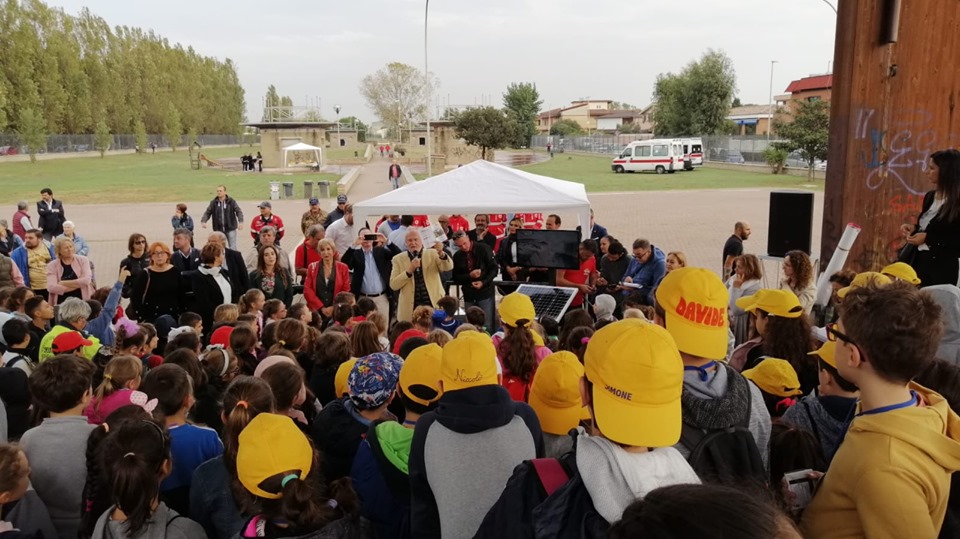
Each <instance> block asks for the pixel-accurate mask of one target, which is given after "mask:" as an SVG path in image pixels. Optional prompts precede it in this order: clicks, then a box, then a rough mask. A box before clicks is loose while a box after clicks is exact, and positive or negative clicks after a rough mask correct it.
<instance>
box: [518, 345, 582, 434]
mask: <svg viewBox="0 0 960 539" xmlns="http://www.w3.org/2000/svg"><path fill="white" fill-rule="evenodd" d="M581 378H583V365H581V364H580V360H579V359H577V356H576V355H575V354H574V353H572V352H566V351H564V352H556V353H553V354H550V355H549V356H547V357H545V358H543V361H542V362H540V366H538V367H537V372H536V374H534V376H533V383H532V384H531V385H530V396H529V398H528V400H527V404H529V405H530V406H531V407H532V408H533V411H535V412H536V413H537V417H538V418H539V419H540V427H541V428H542V429H543V432H546V433H548V434H559V435H564V434H567V433H568V432H570V429H573V428H576V426H577V425H578V424H580V416H581V411H582V410H583V405H582V403H581V402H580V379H581Z"/></svg>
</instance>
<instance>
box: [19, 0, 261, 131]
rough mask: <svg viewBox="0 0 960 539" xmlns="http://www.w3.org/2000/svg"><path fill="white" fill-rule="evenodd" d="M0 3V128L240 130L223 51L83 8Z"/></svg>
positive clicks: (239, 98)
mask: <svg viewBox="0 0 960 539" xmlns="http://www.w3.org/2000/svg"><path fill="white" fill-rule="evenodd" d="M0 2H2V3H0V51H2V53H0V132H2V131H11V130H12V131H16V132H18V133H20V134H21V138H22V139H26V138H30V137H31V136H36V135H37V134H38V133H39V134H41V135H43V134H60V133H67V134H83V133H94V132H95V131H98V127H102V126H101V125H100V124H101V123H102V124H103V125H104V126H106V129H107V131H108V132H111V133H131V132H136V131H139V130H143V131H145V132H150V133H169V134H173V133H174V132H175V133H176V134H177V135H178V136H179V135H180V134H183V132H184V131H186V130H189V129H193V130H196V131H197V132H199V133H239V131H240V123H241V122H243V120H244V109H245V104H244V91H243V88H242V87H241V86H240V81H239V79H238V77H237V71H236V66H235V65H234V64H233V62H232V61H230V60H229V59H227V60H224V61H219V60H217V59H216V58H211V57H205V56H201V55H200V54H198V53H197V52H196V51H195V50H193V48H192V47H187V48H184V47H183V46H181V45H180V44H171V43H170V42H168V41H167V39H165V38H163V37H160V36H157V35H155V34H154V33H153V32H152V31H144V30H141V29H139V28H129V27H126V26H118V27H116V28H111V27H110V25H109V24H108V23H107V22H106V21H105V20H103V19H102V18H100V17H98V16H96V15H94V14H93V13H91V12H90V10H88V9H86V8H84V9H83V10H82V11H81V12H80V14H79V15H78V16H76V17H74V16H71V15H68V14H66V13H65V12H64V11H63V10H62V9H59V8H51V7H49V6H47V5H45V4H44V3H43V2H41V1H40V0H0ZM25 142H26V141H25ZM34 142H35V141H34ZM31 146H32V145H31Z"/></svg>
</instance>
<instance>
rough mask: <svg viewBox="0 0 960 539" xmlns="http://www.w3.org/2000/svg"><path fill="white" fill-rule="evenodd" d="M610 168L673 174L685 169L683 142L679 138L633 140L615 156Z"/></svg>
mask: <svg viewBox="0 0 960 539" xmlns="http://www.w3.org/2000/svg"><path fill="white" fill-rule="evenodd" d="M610 169H611V170H613V171H614V172H617V173H620V172H643V171H653V172H656V173H657V174H663V173H665V172H669V173H670V174H673V173H674V172H676V171H678V170H682V169H683V144H682V143H681V142H680V140H679V139H677V140H668V139H651V140H636V141H633V142H631V143H630V144H628V145H627V147H626V148H624V149H623V151H622V152H620V155H618V156H617V157H614V158H613V163H611V164H610Z"/></svg>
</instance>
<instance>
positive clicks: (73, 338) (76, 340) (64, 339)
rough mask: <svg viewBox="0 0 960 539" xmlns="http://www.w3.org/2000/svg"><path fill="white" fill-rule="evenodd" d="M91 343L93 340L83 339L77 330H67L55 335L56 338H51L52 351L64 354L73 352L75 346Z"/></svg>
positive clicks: (89, 344)
mask: <svg viewBox="0 0 960 539" xmlns="http://www.w3.org/2000/svg"><path fill="white" fill-rule="evenodd" d="M92 345H93V341H90V340H87V339H84V338H83V335H81V334H80V332H79V331H67V332H65V333H61V334H60V335H57V336H56V338H54V339H53V353H54V354H65V353H68V352H73V351H74V350H76V349H77V348H81V347H84V346H92Z"/></svg>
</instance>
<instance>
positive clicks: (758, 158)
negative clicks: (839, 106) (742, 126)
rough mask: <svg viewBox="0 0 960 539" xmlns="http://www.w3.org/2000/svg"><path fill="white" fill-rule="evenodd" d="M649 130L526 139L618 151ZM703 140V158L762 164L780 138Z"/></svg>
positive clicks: (564, 147) (562, 147)
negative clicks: (631, 133) (769, 148)
mask: <svg viewBox="0 0 960 539" xmlns="http://www.w3.org/2000/svg"><path fill="white" fill-rule="evenodd" d="M652 138H654V136H653V135H651V134H639V135H591V136H582V137H561V136H557V135H551V136H546V135H538V136H535V137H533V139H532V140H531V142H530V145H531V147H532V148H545V147H546V146H547V144H548V143H549V144H552V145H553V150H554V151H555V152H563V151H576V152H588V153H597V154H604V155H615V154H618V153H620V151H621V150H622V149H623V147H624V146H626V145H627V144H630V143H631V142H633V141H635V140H649V139H652ZM700 138H701V139H702V140H703V158H704V160H705V161H713V162H719V163H747V164H758V165H762V164H766V159H764V158H763V151H764V150H765V149H766V148H767V147H768V146H769V145H770V144H771V143H773V142H777V141H779V140H780V139H767V137H766V136H764V135H747V136H727V135H724V136H707V137H700ZM787 165H788V166H795V167H805V166H806V164H805V163H804V162H803V161H802V160H801V159H800V158H799V157H797V156H796V155H792V154H791V157H790V158H789V159H788V160H787Z"/></svg>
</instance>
